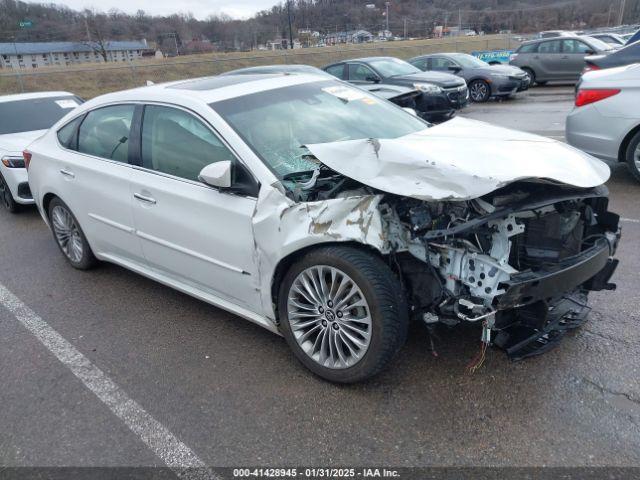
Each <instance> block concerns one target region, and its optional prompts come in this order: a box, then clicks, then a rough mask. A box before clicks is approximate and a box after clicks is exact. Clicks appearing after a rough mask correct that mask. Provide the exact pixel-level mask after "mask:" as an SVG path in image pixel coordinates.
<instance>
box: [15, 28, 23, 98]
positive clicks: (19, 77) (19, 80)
mask: <svg viewBox="0 0 640 480" xmlns="http://www.w3.org/2000/svg"><path fill="white" fill-rule="evenodd" d="M13 49H14V50H15V52H16V62H18V69H17V70H16V73H17V75H18V83H20V91H21V92H22V93H24V82H23V81H22V73H21V72H20V60H19V59H18V46H17V45H16V37H15V35H14V37H13Z"/></svg>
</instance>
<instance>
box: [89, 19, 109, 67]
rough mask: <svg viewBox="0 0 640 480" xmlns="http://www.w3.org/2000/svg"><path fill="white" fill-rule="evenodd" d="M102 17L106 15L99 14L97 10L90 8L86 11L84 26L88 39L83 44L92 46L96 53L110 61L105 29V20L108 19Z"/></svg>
mask: <svg viewBox="0 0 640 480" xmlns="http://www.w3.org/2000/svg"><path fill="white" fill-rule="evenodd" d="M101 17H104V15H100V16H99V15H97V14H96V13H95V12H93V11H91V10H88V9H87V10H85V11H84V26H85V28H86V31H87V39H86V41H85V42H83V44H84V45H86V46H88V47H89V48H91V50H93V52H94V53H97V54H98V55H100V56H101V57H102V59H103V60H104V61H105V62H108V61H109V56H108V55H107V43H108V42H107V40H106V39H105V36H104V31H103V26H104V20H106V19H105V18H101Z"/></svg>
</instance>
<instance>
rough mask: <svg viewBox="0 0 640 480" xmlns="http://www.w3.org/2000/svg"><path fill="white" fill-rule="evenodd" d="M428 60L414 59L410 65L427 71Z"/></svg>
mask: <svg viewBox="0 0 640 480" xmlns="http://www.w3.org/2000/svg"><path fill="white" fill-rule="evenodd" d="M427 63H428V59H426V58H416V59H415V60H411V64H412V65H414V66H416V67H418V68H419V69H420V70H427V68H428V67H427Z"/></svg>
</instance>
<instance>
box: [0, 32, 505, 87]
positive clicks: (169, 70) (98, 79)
mask: <svg viewBox="0 0 640 480" xmlns="http://www.w3.org/2000/svg"><path fill="white" fill-rule="evenodd" d="M509 45H511V47H512V48H513V47H515V46H516V43H515V42H513V41H510V39H509V38H508V37H506V36H502V35H489V36H483V37H461V38H459V39H455V38H447V39H431V40H413V41H412V40H407V41H402V42H399V41H397V42H382V43H370V44H363V45H347V46H340V47H324V48H305V49H297V50H286V51H270V52H264V51H252V52H244V53H232V54H212V55H191V56H180V57H174V58H166V59H161V60H158V59H149V60H143V61H139V62H132V63H127V64H124V63H106V64H105V63H101V64H84V65H77V66H69V67H63V68H62V67H44V68H38V69H37V70H30V69H28V70H26V69H25V70H22V71H21V74H20V76H18V75H17V74H16V73H15V72H14V71H12V70H10V69H5V70H0V94H10V93H20V91H21V90H22V89H21V81H22V85H23V88H24V91H25V92H35V91H46V90H67V91H70V92H74V93H76V94H78V95H80V96H82V97H83V98H86V99H89V98H91V97H95V96H96V95H100V94H103V93H108V92H113V91H117V90H123V89H127V88H133V87H137V86H142V85H144V84H145V83H146V81H147V80H151V81H153V82H156V83H159V82H168V81H172V80H180V79H186V78H193V77H200V76H206V75H217V74H219V73H222V72H226V71H229V70H233V69H236V68H242V67H249V66H254V65H271V64H286V63H289V64H295V63H302V64H308V65H314V66H317V67H321V66H323V65H326V64H328V63H331V62H335V61H338V60H344V59H348V58H354V57H363V56H374V55H388V56H394V57H399V58H404V59H408V58H411V57H414V56H416V55H420V54H424V53H431V52H451V51H459V52H471V51H474V50H487V49H500V48H508V47H509ZM20 80H21V81H20Z"/></svg>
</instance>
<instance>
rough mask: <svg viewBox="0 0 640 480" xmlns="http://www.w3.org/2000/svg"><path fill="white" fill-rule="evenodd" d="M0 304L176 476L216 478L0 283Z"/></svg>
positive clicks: (171, 435)
mask: <svg viewBox="0 0 640 480" xmlns="http://www.w3.org/2000/svg"><path fill="white" fill-rule="evenodd" d="M0 304H2V305H3V306H4V307H5V308H6V309H7V310H9V311H10V312H11V313H12V314H13V315H14V316H15V318H16V319H17V320H18V321H19V322H20V323H21V324H22V325H24V327H25V328H27V330H29V331H30V332H31V333H32V334H33V335H35V337H36V338H37V339H38V340H39V341H40V342H41V343H42V344H43V345H44V346H45V347H46V348H47V349H48V350H49V351H50V352H51V353H53V354H54V355H55V356H56V357H57V358H58V360H60V362H62V364H63V365H64V366H66V367H67V368H68V369H69V370H71V371H72V372H73V374H74V375H75V376H76V377H78V378H79V379H80V380H81V381H82V383H84V385H85V386H86V387H87V388H88V389H89V390H91V391H92V392H93V393H94V394H95V395H96V396H97V397H98V398H99V399H100V401H102V402H103V403H104V404H105V405H106V406H107V407H108V408H109V409H110V410H111V411H112V412H113V413H114V415H116V416H117V417H118V418H119V419H120V420H122V421H123V422H124V423H125V424H126V425H127V427H129V429H130V430H131V431H132V432H133V433H135V434H136V435H137V436H138V437H139V438H140V439H141V440H142V441H143V442H144V443H145V444H146V445H147V447H149V448H150V449H151V450H152V451H153V452H154V453H155V454H156V455H157V456H158V457H160V458H161V459H162V461H163V462H164V463H165V464H166V465H167V466H168V467H169V468H171V469H172V470H173V471H174V472H175V473H176V475H178V477H180V478H187V479H191V478H214V479H215V478H217V477H216V475H215V474H214V473H213V472H212V471H211V470H210V469H208V468H207V467H206V465H205V463H204V462H203V461H202V460H200V458H198V456H197V455H196V454H195V453H194V452H193V451H192V450H191V449H190V448H189V447H187V446H186V445H185V444H184V443H182V442H181V441H180V440H179V439H178V438H177V437H176V436H175V435H174V434H173V433H171V432H170V431H169V430H168V429H167V428H166V427H165V426H164V425H162V424H161V423H160V422H158V421H157V420H156V419H155V418H153V417H152V416H151V415H149V414H148V413H147V412H146V411H145V410H144V409H143V408H142V407H141V406H140V405H139V404H138V403H137V402H136V401H135V400H133V399H131V398H130V397H129V396H128V395H127V394H126V393H125V392H124V391H123V390H122V389H121V388H120V387H119V386H118V385H117V384H116V383H115V382H114V381H113V380H111V379H110V378H109V377H108V376H107V375H106V374H105V373H104V372H103V371H102V370H100V369H99V368H98V367H96V366H95V365H93V364H92V363H91V362H90V361H89V359H88V358H87V357H85V356H84V355H83V354H82V353H80V352H79V351H78V350H77V349H76V348H75V347H74V346H73V345H71V344H70V343H69V342H68V341H67V340H65V339H64V338H63V337H62V336H61V335H60V334H59V333H58V332H56V331H55V330H54V329H53V328H51V327H50V326H49V324H47V322H45V321H44V320H42V318H40V317H39V316H38V315H36V313H35V312H34V311H33V310H31V309H30V308H29V307H27V306H26V305H25V304H24V303H22V301H21V300H20V299H19V298H18V297H16V296H15V295H14V294H13V293H11V292H10V291H9V290H8V289H7V288H6V287H5V286H4V285H2V284H0Z"/></svg>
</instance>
